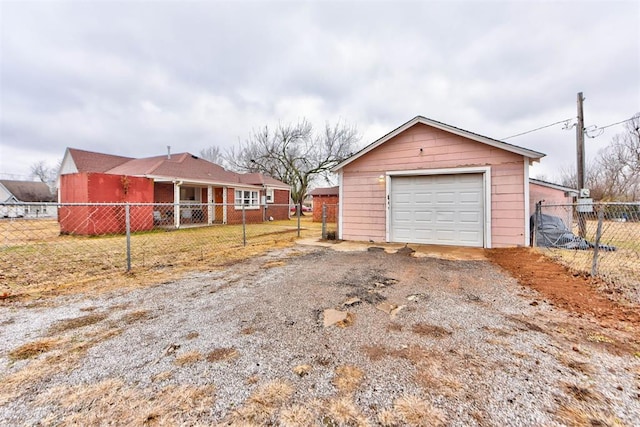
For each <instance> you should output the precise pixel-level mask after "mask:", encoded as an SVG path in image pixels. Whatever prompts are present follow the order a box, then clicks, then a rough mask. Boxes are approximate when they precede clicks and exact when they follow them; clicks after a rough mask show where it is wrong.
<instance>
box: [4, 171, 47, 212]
mask: <svg viewBox="0 0 640 427" xmlns="http://www.w3.org/2000/svg"><path fill="white" fill-rule="evenodd" d="M55 201H56V196H55V194H53V193H51V189H50V188H49V186H48V185H47V184H45V183H44V182H36V181H12V180H7V179H2V180H0V203H3V204H11V205H14V206H9V205H3V206H0V218H1V217H3V218H17V217H43V216H44V217H55V215H56V208H55V207H54V206H51V205H47V203H51V202H55Z"/></svg>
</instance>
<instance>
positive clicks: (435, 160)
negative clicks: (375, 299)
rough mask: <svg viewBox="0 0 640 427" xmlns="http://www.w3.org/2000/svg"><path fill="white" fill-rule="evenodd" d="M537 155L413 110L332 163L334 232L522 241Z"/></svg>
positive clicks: (405, 239) (501, 243)
mask: <svg viewBox="0 0 640 427" xmlns="http://www.w3.org/2000/svg"><path fill="white" fill-rule="evenodd" d="M543 156H544V154H542V153H539V152H537V151H533V150H529V149H526V148H522V147H518V146H515V145H512V144H508V143H505V142H503V141H499V140H496V139H493V138H488V137H485V136H482V135H478V134H476V133H473V132H469V131H466V130H463V129H459V128H456V127H454V126H450V125H447V124H444V123H440V122H437V121H435V120H431V119H427V118H425V117H422V116H417V117H415V118H414V119H412V120H410V121H408V122H406V123H405V124H403V125H402V126H400V127H398V128H397V129H395V130H393V131H391V132H390V133H388V134H387V135H385V136H383V137H382V138H380V139H378V140H377V141H374V142H373V143H371V144H370V145H368V146H367V147H365V148H364V149H362V150H360V151H359V152H357V153H356V154H354V155H353V156H351V157H350V158H348V159H346V160H345V161H343V162H342V163H340V164H339V165H337V166H336V167H335V168H334V172H337V173H338V174H339V179H340V195H339V197H340V209H339V219H338V221H339V226H338V228H339V232H340V238H341V239H345V240H364V241H367V240H373V241H379V242H402V243H419V244H440V245H455V246H473V247H485V248H492V247H509V246H523V245H529V242H530V235H529V216H530V212H531V211H530V204H529V203H530V200H529V166H530V165H531V164H532V163H533V162H535V161H539V160H540V159H541V158H542V157H543Z"/></svg>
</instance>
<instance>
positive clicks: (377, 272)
mask: <svg viewBox="0 0 640 427" xmlns="http://www.w3.org/2000/svg"><path fill="white" fill-rule="evenodd" d="M351 295H358V296H367V295H369V296H371V295H374V296H375V298H361V299H362V301H361V302H360V303H357V304H355V305H353V306H349V307H347V308H344V307H343V306H342V303H343V302H344V301H346V300H347V299H348V296H351ZM412 295H417V297H413V298H410V299H408V298H407V297H409V296H412ZM380 299H384V300H385V301H387V302H390V303H393V304H395V305H398V306H404V307H402V309H401V310H399V311H398V312H397V314H396V315H395V317H394V316H390V315H389V314H387V313H385V312H383V311H381V310H379V309H377V308H376V306H375V303H376V302H377V301H379V300H380ZM534 300H536V301H537V304H534V305H532V304H531V303H532V301H534ZM329 308H334V309H339V310H346V311H349V312H350V313H352V314H353V315H354V318H353V323H352V324H350V325H347V326H345V327H339V326H335V325H334V326H330V327H323V325H322V313H323V311H324V310H325V309H329ZM88 313H92V314H105V315H106V318H105V319H104V320H102V321H101V322H98V323H96V324H92V325H87V326H84V327H79V328H75V329H73V330H69V331H66V332H64V333H63V334H61V335H60V336H58V335H56V338H64V339H66V340H67V341H65V342H74V341H78V340H80V341H82V340H84V339H87V337H90V336H95V335H96V334H98V333H100V332H104V331H109V330H117V331H119V333H118V334H113V335H112V336H111V335H110V336H107V337H106V338H103V339H99V340H95V341H92V342H91V344H90V345H88V346H87V348H86V350H85V352H84V353H82V358H81V359H80V361H79V362H77V363H75V364H72V365H70V367H69V369H68V370H64V369H61V370H60V372H59V373H57V374H53V375H49V376H45V377H38V378H36V379H35V380H34V381H33V382H30V383H29V384H28V387H23V389H22V390H20V391H18V392H13V393H12V392H11V390H9V389H8V388H7V386H6V385H2V384H3V383H4V381H3V380H6V379H7V378H9V377H11V376H12V375H13V376H15V375H17V374H19V373H20V372H21V371H23V370H28V369H31V368H32V364H33V363H36V362H38V361H41V360H46V359H45V358H46V357H47V356H48V354H47V353H43V354H42V355H40V356H38V357H37V358H36V359H35V360H33V359H28V360H17V361H12V360H11V359H10V357H9V352H10V351H11V350H14V349H16V348H18V347H19V346H21V345H24V344H27V343H30V342H33V341H36V340H40V339H45V338H47V337H50V336H51V331H50V328H51V327H52V326H53V325H55V324H56V322H60V321H63V320H65V319H75V318H79V317H82V316H86V315H87V314H88ZM0 325H1V326H2V327H1V328H0V364H2V366H4V374H3V377H2V378H0V381H1V382H0V395H2V393H3V392H4V393H5V394H6V395H7V396H9V397H8V398H7V399H5V400H4V401H3V400H2V399H1V398H0V405H1V406H0V425H36V424H39V423H45V424H46V423H47V422H49V421H51V420H52V419H56V420H64V419H65V417H66V416H67V415H68V409H65V406H64V405H61V404H60V402H58V401H56V400H55V399H53V400H51V399H50V400H47V397H46V396H47V393H48V392H50V391H51V390H52V389H53V388H54V387H60V386H71V387H73V386H80V387H85V386H88V385H90V384H95V383H98V382H100V381H104V380H107V379H119V380H122V381H123V382H124V383H125V384H128V385H130V386H131V387H133V388H136V389H140V390H146V389H156V390H157V389H161V388H163V387H167V386H170V385H193V386H198V385H208V384H213V385H214V387H215V399H214V401H213V404H212V405H211V407H209V408H207V411H205V412H202V413H200V414H199V415H198V416H197V422H200V423H202V424H212V423H216V422H226V421H228V420H229V418H228V417H229V416H231V415H232V414H233V412H234V411H235V410H236V409H237V408H241V407H242V406H243V405H246V402H247V399H248V398H249V397H250V396H251V394H252V393H253V392H254V391H255V390H256V388H257V387H259V386H260V385H262V384H266V383H268V382H269V381H276V380H284V381H286V382H287V383H289V384H291V385H292V386H293V394H292V396H291V397H290V398H289V400H288V403H287V405H289V406H290V405H291V404H293V403H298V404H301V405H303V406H308V407H312V406H314V405H316V406H317V402H318V401H321V402H322V401H327V400H330V399H331V398H333V397H336V396H338V395H341V391H340V390H338V389H337V387H336V386H335V385H334V378H335V376H336V368H338V367H340V366H343V365H351V366H355V367H358V368H359V369H360V370H362V371H363V372H364V379H363V381H362V383H361V384H359V385H358V386H357V388H356V389H355V391H354V392H353V393H347V394H346V395H347V396H348V398H349V399H351V401H352V402H353V403H354V405H355V406H356V408H357V409H358V411H359V413H360V414H361V415H362V417H361V419H363V420H364V419H366V420H369V421H370V422H371V423H373V424H375V423H376V422H377V414H378V413H379V412H380V411H382V410H385V409H389V410H392V409H393V408H394V402H395V401H396V400H397V399H398V398H400V397H403V396H418V397H420V398H421V399H422V400H423V401H425V402H427V403H428V404H429V405H430V406H431V407H433V408H435V409H437V410H439V411H441V413H442V414H443V415H444V418H445V419H446V424H447V425H453V426H466V425H487V424H488V425H499V424H503V425H563V424H568V423H569V424H570V423H571V422H572V421H575V420H576V419H579V418H580V417H581V416H582V415H584V416H585V417H587V418H586V419H587V420H598V421H601V422H604V423H606V422H611V420H614V421H616V422H621V423H623V424H626V425H640V359H639V358H638V357H637V355H636V356H635V357H634V355H633V353H629V352H624V351H614V350H615V349H612V348H610V346H607V345H606V343H607V339H606V337H613V336H617V335H616V334H619V333H620V332H619V331H612V330H607V329H603V328H602V327H601V326H599V325H597V324H595V323H594V322H593V321H591V320H590V319H588V318H579V317H576V316H573V315H572V314H571V313H569V312H566V311H562V310H559V309H556V308H555V307H554V306H553V305H551V304H550V303H548V302H545V301H543V299H542V298H540V296H539V295H538V294H536V293H535V292H534V291H532V290H530V289H528V288H524V287H522V286H520V285H519V284H518V283H517V282H516V281H515V280H514V279H513V278H510V277H507V276H505V275H504V273H502V271H501V270H499V269H498V268H496V267H495V266H493V265H492V264H490V263H489V262H487V261H465V260H444V259H436V258H429V257H414V256H409V255H406V254H393V253H386V252H382V251H370V252H356V251H354V252H335V251H333V250H331V249H326V248H317V247H303V246H297V247H294V248H287V249H282V250H277V251H273V252H270V253H268V254H267V255H265V256H262V257H257V258H254V259H251V260H248V261H245V262H241V263H237V264H234V265H232V266H229V267H226V268H224V269H222V270H215V271H211V272H205V273H192V274H190V275H188V276H186V277H184V278H183V279H181V280H179V281H175V282H170V283H162V284H158V285H155V286H151V287H147V288H143V289H138V290H135V291H127V292H114V293H108V294H102V295H97V296H96V295H73V296H63V297H57V298H52V299H48V300H44V301H42V302H36V303H15V302H14V303H6V304H4V305H3V306H0ZM416 325H422V327H423V328H422V329H420V328H419V327H417V326H416ZM432 327H433V328H432ZM430 328H432V329H434V330H438V331H442V329H441V328H444V330H446V331H449V332H450V333H439V334H429V333H428V332H429V330H430ZM584 330H588V331H590V332H589V333H590V334H591V336H593V334H594V333H595V332H594V331H596V332H597V333H598V334H599V335H598V336H602V337H605V338H603V339H599V340H594V339H590V340H589V339H584V334H581V331H584ZM414 331H415V332H414ZM420 331H426V332H423V333H421V332H420ZM581 337H582V338H581ZM225 348H229V349H235V350H237V357H235V358H231V359H228V360H221V361H208V360H207V355H208V354H209V353H210V352H211V351H213V350H216V349H225ZM188 352H198V353H199V354H201V355H202V357H201V358H200V360H197V361H195V362H193V363H187V364H177V363H176V358H177V357H180V356H181V355H184V354H185V353H188ZM54 353H55V351H54ZM52 354H53V353H52ZM578 362H579V363H578ZM304 364H306V365H309V366H311V370H310V372H309V374H308V375H305V376H303V377H300V376H299V375H297V374H296V373H294V372H293V369H294V368H295V367H296V366H298V365H304ZM572 385H573V386H576V387H580V388H583V389H585V390H587V391H588V392H589V393H587V396H588V397H587V398H585V397H584V396H582V395H576V393H572V390H573V391H575V389H571V386H572ZM3 388H4V390H3ZM314 402H315V403H314ZM567 408H569V409H570V410H569V411H567ZM88 410H90V409H88ZM567 414H570V415H567ZM571 414H573V415H571ZM277 417H278V415H277V412H276V413H275V415H273V416H272V418H271V420H272V422H274V423H277V422H278V418H277ZM571 417H573V420H572V418H571ZM323 419H325V418H323ZM325 420H326V419H325ZM57 422H59V421H57ZM57 422H53V424H56V423H57ZM316 422H319V419H316ZM323 422H324V423H326V421H323ZM354 423H355V421H354Z"/></svg>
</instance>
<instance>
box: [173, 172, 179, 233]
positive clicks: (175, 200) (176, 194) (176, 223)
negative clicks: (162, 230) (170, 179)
mask: <svg viewBox="0 0 640 427" xmlns="http://www.w3.org/2000/svg"><path fill="white" fill-rule="evenodd" d="M173 225H174V226H175V227H176V228H180V183H179V182H174V183H173Z"/></svg>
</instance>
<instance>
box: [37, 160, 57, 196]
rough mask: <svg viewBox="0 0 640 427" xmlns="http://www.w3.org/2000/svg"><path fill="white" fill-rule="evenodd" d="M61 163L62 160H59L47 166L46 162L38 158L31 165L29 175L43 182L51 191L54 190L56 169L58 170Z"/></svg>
mask: <svg viewBox="0 0 640 427" xmlns="http://www.w3.org/2000/svg"><path fill="white" fill-rule="evenodd" d="M61 165H62V161H59V162H58V163H57V164H56V165H55V166H49V165H48V164H47V162H45V161H44V160H40V161H38V162H35V163H33V164H32V165H31V177H32V178H37V179H39V180H40V181H41V182H44V183H45V184H47V185H48V186H49V188H50V189H51V192H54V190H55V188H56V185H57V181H58V171H59V170H60V166H61Z"/></svg>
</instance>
